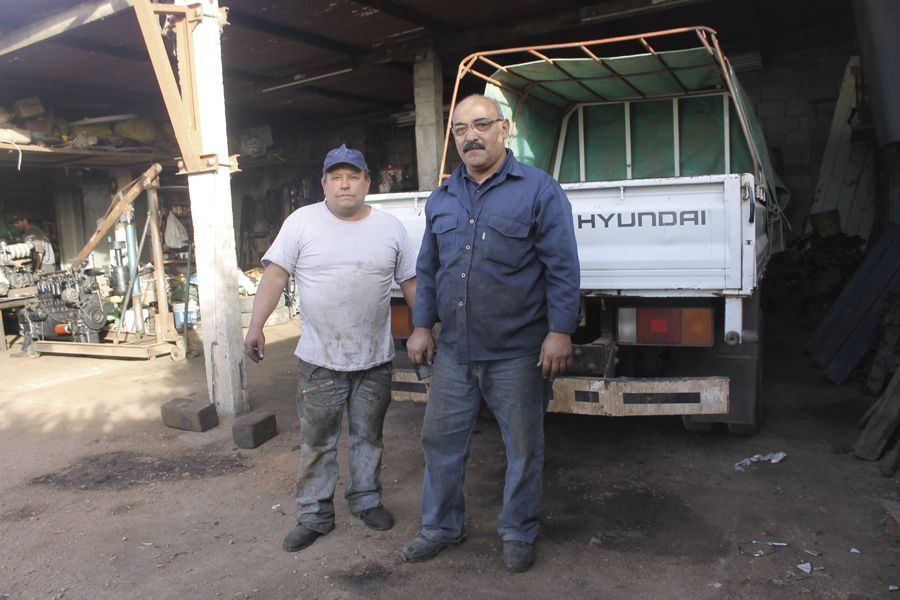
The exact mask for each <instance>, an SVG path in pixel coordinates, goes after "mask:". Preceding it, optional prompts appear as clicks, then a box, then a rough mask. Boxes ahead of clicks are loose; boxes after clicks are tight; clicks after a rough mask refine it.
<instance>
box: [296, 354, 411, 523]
mask: <svg viewBox="0 0 900 600" xmlns="http://www.w3.org/2000/svg"><path fill="white" fill-rule="evenodd" d="M392 367H393V365H392V363H390V362H387V363H384V364H382V365H378V366H376V367H372V368H371V369H367V370H365V371H331V370H329V369H326V368H324V367H319V366H317V365H313V364H310V363H307V362H304V361H302V360H301V361H300V369H299V374H298V386H297V413H298V414H299V415H300V472H299V474H298V476H297V522H298V523H301V524H303V525H305V526H306V528H307V529H310V530H312V531H317V532H319V533H323V534H324V533H328V532H329V531H331V530H332V529H333V528H334V490H335V487H336V485H337V479H338V462H337V443H338V438H339V437H340V435H341V421H342V419H343V414H344V406H346V407H347V424H348V426H349V429H350V476H349V477H348V478H347V488H346V491H345V493H344V498H346V499H347V501H348V503H349V504H350V512H351V513H353V514H354V515H356V516H358V515H359V513H361V512H362V511H364V510H367V509H369V508H375V507H377V506H381V481H380V475H381V455H382V452H383V450H384V444H383V443H382V426H383V425H384V415H385V413H386V412H387V408H388V405H389V404H390V402H391V371H392Z"/></svg>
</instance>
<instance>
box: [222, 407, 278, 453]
mask: <svg viewBox="0 0 900 600" xmlns="http://www.w3.org/2000/svg"><path fill="white" fill-rule="evenodd" d="M231 435H232V437H233V438H234V443H235V444H237V445H238V446H239V447H241V448H256V447H257V446H259V445H261V444H264V443H266V442H268V441H269V440H271V439H272V438H273V437H275V436H276V435H278V427H277V426H276V424H275V413H272V412H262V413H253V414H252V415H247V416H246V417H241V418H240V419H238V420H237V421H235V422H234V425H232V426H231Z"/></svg>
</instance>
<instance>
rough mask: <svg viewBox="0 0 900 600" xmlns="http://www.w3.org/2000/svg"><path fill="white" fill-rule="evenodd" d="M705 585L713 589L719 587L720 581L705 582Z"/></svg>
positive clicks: (720, 585)
mask: <svg viewBox="0 0 900 600" xmlns="http://www.w3.org/2000/svg"><path fill="white" fill-rule="evenodd" d="M706 585H708V586H709V587H711V588H714V589H719V588H720V587H722V584H721V583H707V584H706Z"/></svg>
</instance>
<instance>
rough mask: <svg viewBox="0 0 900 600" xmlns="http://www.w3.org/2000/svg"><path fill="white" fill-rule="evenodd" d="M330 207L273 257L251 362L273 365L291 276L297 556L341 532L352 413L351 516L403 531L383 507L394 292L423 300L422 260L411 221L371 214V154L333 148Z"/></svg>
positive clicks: (303, 221)
mask: <svg viewBox="0 0 900 600" xmlns="http://www.w3.org/2000/svg"><path fill="white" fill-rule="evenodd" d="M322 173H323V176H322V188H323V189H324V191H325V202H320V203H318V204H312V205H310V206H305V207H303V208H300V209H298V210H296V211H295V212H294V213H293V214H291V216H289V217H288V218H287V220H285V222H284V225H283V226H282V227H281V231H279V233H278V236H277V237H276V238H275V241H274V242H272V246H271V247H270V248H269V250H268V252H266V254H265V256H264V257H263V259H262V262H263V265H264V266H265V267H266V271H265V273H264V274H263V277H262V280H261V281H260V283H259V288H258V290H257V292H256V300H255V301H254V303H253V316H252V317H251V319H250V330H249V331H248V332H247V337H246V338H245V339H244V352H245V353H246V354H247V356H249V357H250V359H251V360H253V362H259V361H260V360H262V359H263V356H264V353H265V343H266V337H265V335H264V334H263V323H265V321H266V319H267V318H268V317H269V315H270V314H271V313H272V311H273V310H274V309H275V307H276V305H277V304H278V303H279V301H280V299H281V294H282V291H283V290H284V286H285V284H286V283H287V281H288V278H289V277H290V275H291V274H293V275H294V278H295V281H296V284H297V293H298V296H299V297H300V315H299V318H300V325H301V326H302V328H303V331H302V334H301V336H300V341H299V342H298V343H297V349H296V351H295V352H294V354H295V355H296V356H297V358H299V359H300V367H299V374H298V382H299V383H298V391H297V412H298V414H299V415H300V473H299V475H298V479H297V527H296V528H295V529H294V530H293V531H291V532H290V533H289V534H288V535H287V537H286V538H285V539H284V543H283V544H282V547H283V548H284V549H285V550H286V551H288V552H296V551H298V550H302V549H304V548H306V547H308V546H310V545H311V544H312V543H313V542H314V541H316V539H317V538H318V537H319V536H321V535H325V534H327V533H328V532H330V531H331V530H332V529H334V491H335V487H336V485H337V478H338V463H337V442H338V438H339V437H340V434H341V419H342V417H343V412H344V406H346V407H347V422H348V425H349V429H350V474H349V477H348V479H347V489H346V491H345V493H344V497H345V498H346V499H347V501H348V503H349V505H350V512H351V513H353V515H354V516H356V517H358V518H360V519H362V520H363V521H364V522H365V524H366V525H367V526H368V527H370V528H372V529H377V530H380V531H384V530H387V529H390V528H391V527H393V526H394V519H393V517H392V516H391V513H390V512H388V511H387V509H385V508H384V507H383V506H382V504H381V481H380V479H379V476H380V472H381V456H382V452H383V449H384V445H383V443H382V427H383V425H384V416H385V413H386V412H387V408H388V404H390V401H391V371H392V363H391V361H392V360H393V358H394V344H393V339H392V338H391V319H390V288H391V282H392V281H397V283H398V284H399V285H400V289H401V290H402V292H403V297H404V298H405V299H406V302H407V303H408V304H409V305H410V306H413V305H414V304H415V297H416V254H415V252H414V250H413V248H412V244H411V243H410V240H409V236H408V235H407V233H406V230H405V229H404V228H403V226H402V225H401V223H400V221H399V220H398V219H397V218H396V217H394V216H392V215H389V214H387V213H384V212H381V211H379V210H376V209H373V208H372V207H371V206H368V205H366V204H365V198H366V192H367V191H368V189H369V184H370V179H369V172H368V167H367V165H366V161H365V159H364V158H363V155H362V153H360V152H359V151H357V150H351V149H348V148H347V146H346V145H342V146H341V147H340V148H337V149H335V150H332V151H331V152H329V153H328V155H327V157H326V158H325V166H324V168H323V169H322Z"/></svg>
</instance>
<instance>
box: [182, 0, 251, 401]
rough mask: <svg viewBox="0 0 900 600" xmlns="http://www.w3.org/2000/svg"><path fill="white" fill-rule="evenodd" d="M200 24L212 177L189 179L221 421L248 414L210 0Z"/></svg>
mask: <svg viewBox="0 0 900 600" xmlns="http://www.w3.org/2000/svg"><path fill="white" fill-rule="evenodd" d="M200 6H201V7H202V10H203V20H202V21H200V22H199V23H198V24H197V26H196V28H195V29H194V32H193V36H194V37H193V39H194V65H195V70H196V78H197V99H198V102H199V105H200V106H202V107H203V109H202V110H201V111H200V130H201V131H202V134H203V140H202V152H201V154H216V155H218V160H219V163H220V165H222V166H220V167H219V168H218V170H216V171H212V172H205V173H197V174H193V175H188V187H189V189H190V195H191V216H192V219H193V224H194V246H195V248H196V253H195V256H196V259H197V279H198V291H199V293H200V315H201V317H200V323H201V326H202V330H203V346H204V348H203V350H204V352H203V354H204V358H205V360H206V381H207V387H208V389H209V397H210V401H211V402H214V403H215V405H216V410H217V411H218V413H219V414H220V415H225V416H228V417H235V416H237V415H240V414H242V413H245V412H247V411H248V410H250V398H249V394H248V392H247V376H246V367H245V364H244V343H243V342H244V337H243V329H242V328H241V309H240V304H239V301H238V295H239V291H238V281H237V275H238V267H237V255H236V250H235V241H234V239H235V238H234V211H233V209H232V202H231V173H230V172H229V170H228V167H227V166H224V165H227V164H228V162H229V161H228V139H227V134H226V130H225V88H224V85H223V83H222V46H221V41H220V37H219V36H220V33H219V22H218V20H217V18H216V17H217V16H218V11H219V5H218V2H217V1H216V0H203V1H202V2H201V4H200Z"/></svg>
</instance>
